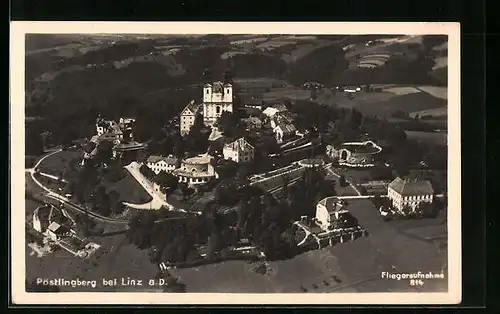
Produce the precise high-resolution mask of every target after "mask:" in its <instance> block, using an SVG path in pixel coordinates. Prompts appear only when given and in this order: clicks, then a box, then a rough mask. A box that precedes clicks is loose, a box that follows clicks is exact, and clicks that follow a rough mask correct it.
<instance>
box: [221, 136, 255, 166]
mask: <svg viewBox="0 0 500 314" xmlns="http://www.w3.org/2000/svg"><path fill="white" fill-rule="evenodd" d="M222 154H223V155H224V159H230V160H232V161H234V162H237V163H245V162H250V161H252V160H253V158H254V155H255V148H254V147H253V146H252V145H251V144H250V143H248V142H247V141H246V140H245V138H243V137H242V138H239V139H237V140H236V141H234V142H231V143H227V144H225V145H224V148H223V149H222Z"/></svg>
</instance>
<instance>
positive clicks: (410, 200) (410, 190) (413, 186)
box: [387, 177, 434, 211]
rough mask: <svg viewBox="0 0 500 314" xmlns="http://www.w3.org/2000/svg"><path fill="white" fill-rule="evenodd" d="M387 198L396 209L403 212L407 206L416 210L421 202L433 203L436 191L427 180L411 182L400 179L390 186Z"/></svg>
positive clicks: (413, 180) (412, 180)
mask: <svg viewBox="0 0 500 314" xmlns="http://www.w3.org/2000/svg"><path fill="white" fill-rule="evenodd" d="M387 196H388V197H389V199H390V200H391V203H392V206H394V207H395V208H396V209H398V210H400V211H401V210H403V208H404V207H405V206H409V207H410V208H411V209H412V210H415V208H417V206H418V205H419V204H420V203H421V202H428V203H432V201H433V196H434V190H433V188H432V185H431V183H430V182H429V181H427V180H415V179H411V180H409V179H401V178H399V177H398V178H396V179H394V180H393V181H392V182H391V183H390V184H389V187H388V188H387Z"/></svg>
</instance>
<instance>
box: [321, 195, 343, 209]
mask: <svg viewBox="0 0 500 314" xmlns="http://www.w3.org/2000/svg"><path fill="white" fill-rule="evenodd" d="M318 205H323V206H325V207H326V209H327V210H328V212H329V213H334V212H339V213H347V210H346V209H344V206H343V205H342V200H340V199H339V198H338V197H336V196H330V197H325V198H324V199H322V200H321V201H319V202H318Z"/></svg>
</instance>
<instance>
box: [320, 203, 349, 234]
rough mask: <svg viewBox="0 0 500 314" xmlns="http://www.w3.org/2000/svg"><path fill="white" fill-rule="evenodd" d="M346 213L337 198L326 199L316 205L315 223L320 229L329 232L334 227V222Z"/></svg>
mask: <svg viewBox="0 0 500 314" xmlns="http://www.w3.org/2000/svg"><path fill="white" fill-rule="evenodd" d="M347 212H348V211H347V210H346V209H345V208H344V205H343V203H342V201H341V200H340V199H339V198H337V197H335V196H332V197H326V198H324V199H322V200H321V201H319V202H318V204H316V217H315V222H316V224H317V225H318V226H320V227H321V229H323V230H325V231H326V230H330V229H331V228H332V227H333V226H334V222H335V221H337V220H339V218H340V217H341V215H342V214H345V213H347Z"/></svg>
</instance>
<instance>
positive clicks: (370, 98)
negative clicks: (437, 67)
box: [339, 92, 447, 116]
mask: <svg viewBox="0 0 500 314" xmlns="http://www.w3.org/2000/svg"><path fill="white" fill-rule="evenodd" d="M379 94H380V93H377V92H374V93H357V94H356V95H354V99H353V100H352V101H351V104H352V106H354V107H355V108H356V109H358V110H359V111H361V112H364V113H368V114H374V115H379V116H386V115H389V114H390V113H392V112H395V111H403V112H407V113H410V112H416V111H422V110H429V109H436V108H446V103H447V102H446V100H444V99H440V98H436V97H433V96H431V95H429V94H427V93H423V92H421V93H412V94H406V95H400V96H396V95H394V94H391V93H389V94H391V95H393V97H390V98H389V99H387V97H384V96H385V95H379ZM381 98H382V99H381ZM383 98H385V99H383ZM344 103H346V102H345V101H344ZM339 104H340V105H342V103H339Z"/></svg>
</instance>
